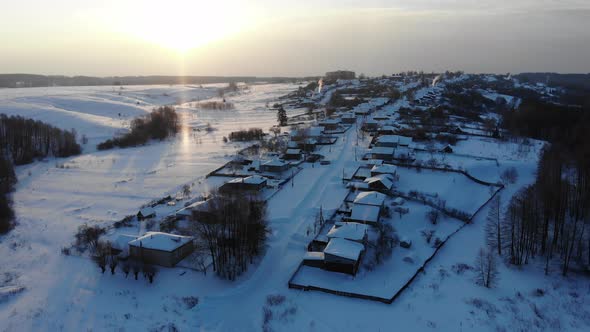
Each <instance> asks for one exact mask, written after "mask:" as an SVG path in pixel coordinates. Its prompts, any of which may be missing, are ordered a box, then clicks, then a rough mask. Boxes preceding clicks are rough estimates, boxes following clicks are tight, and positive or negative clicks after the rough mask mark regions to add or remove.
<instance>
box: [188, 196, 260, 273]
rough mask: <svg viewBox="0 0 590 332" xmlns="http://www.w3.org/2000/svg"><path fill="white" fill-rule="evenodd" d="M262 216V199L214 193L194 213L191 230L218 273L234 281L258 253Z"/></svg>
mask: <svg viewBox="0 0 590 332" xmlns="http://www.w3.org/2000/svg"><path fill="white" fill-rule="evenodd" d="M265 217H266V202H265V201H263V200H259V199H258V198H256V197H249V196H247V195H243V194H238V195H231V194H225V195H220V194H217V195H214V196H213V198H211V199H209V200H208V203H207V210H206V211H199V212H194V214H193V220H192V222H191V231H192V233H193V235H195V236H197V237H198V238H200V239H201V241H203V244H204V247H205V248H206V250H207V251H208V252H209V254H210V256H211V259H212V263H213V269H214V271H215V272H216V273H217V275H218V276H220V277H221V278H225V279H229V280H234V279H235V278H236V277H238V276H239V275H240V274H242V273H243V272H245V271H246V269H247V267H248V265H249V264H251V263H253V260H254V258H255V257H257V256H258V255H260V254H261V253H262V251H263V249H264V245H265V241H266V236H267V232H268V229H267V224H266V218H265Z"/></svg>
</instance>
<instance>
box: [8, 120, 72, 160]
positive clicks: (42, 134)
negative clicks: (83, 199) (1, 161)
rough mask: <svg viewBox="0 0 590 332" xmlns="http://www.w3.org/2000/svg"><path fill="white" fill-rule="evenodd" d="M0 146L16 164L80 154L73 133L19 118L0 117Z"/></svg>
mask: <svg viewBox="0 0 590 332" xmlns="http://www.w3.org/2000/svg"><path fill="white" fill-rule="evenodd" d="M0 144H1V145H2V147H3V148H4V152H7V153H8V154H9V157H10V158H11V159H12V161H13V162H14V164H15V165H23V164H28V163H31V162H33V161H34V160H35V159H36V158H44V157H47V156H53V157H69V156H73V155H77V154H80V152H81V151H82V148H81V147H80V145H79V144H78V143H76V132H75V130H71V131H67V130H62V129H59V128H56V127H54V126H51V125H49V124H47V123H44V122H41V121H36V120H32V119H26V118H23V117H21V116H10V117H9V116H6V115H5V114H0Z"/></svg>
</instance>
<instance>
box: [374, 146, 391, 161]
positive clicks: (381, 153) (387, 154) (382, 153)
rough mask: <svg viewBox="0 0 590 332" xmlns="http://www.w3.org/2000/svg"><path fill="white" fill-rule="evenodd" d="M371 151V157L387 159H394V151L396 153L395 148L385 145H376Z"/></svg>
mask: <svg viewBox="0 0 590 332" xmlns="http://www.w3.org/2000/svg"><path fill="white" fill-rule="evenodd" d="M369 152H370V154H371V159H378V160H386V161H391V160H393V153H394V149H393V148H390V147H384V146H376V147H373V148H372V149H371V150H370V151H369Z"/></svg>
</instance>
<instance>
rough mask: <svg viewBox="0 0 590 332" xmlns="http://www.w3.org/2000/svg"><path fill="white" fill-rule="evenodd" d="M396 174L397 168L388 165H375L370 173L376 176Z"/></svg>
mask: <svg viewBox="0 0 590 332" xmlns="http://www.w3.org/2000/svg"><path fill="white" fill-rule="evenodd" d="M396 172H397V166H395V165H390V164H382V165H375V166H373V168H371V173H377V174H395V173H396Z"/></svg>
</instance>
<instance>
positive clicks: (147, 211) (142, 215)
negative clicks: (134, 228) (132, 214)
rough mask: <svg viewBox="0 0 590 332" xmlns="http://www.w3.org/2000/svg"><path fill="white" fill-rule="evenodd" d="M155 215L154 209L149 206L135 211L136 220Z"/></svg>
mask: <svg viewBox="0 0 590 332" xmlns="http://www.w3.org/2000/svg"><path fill="white" fill-rule="evenodd" d="M155 216H156V210H154V208H152V207H151V206H146V207H144V208H143V209H141V210H139V212H137V220H139V221H142V220H145V219H150V218H153V217H155Z"/></svg>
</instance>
